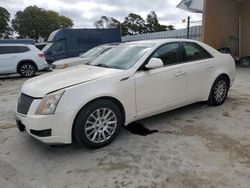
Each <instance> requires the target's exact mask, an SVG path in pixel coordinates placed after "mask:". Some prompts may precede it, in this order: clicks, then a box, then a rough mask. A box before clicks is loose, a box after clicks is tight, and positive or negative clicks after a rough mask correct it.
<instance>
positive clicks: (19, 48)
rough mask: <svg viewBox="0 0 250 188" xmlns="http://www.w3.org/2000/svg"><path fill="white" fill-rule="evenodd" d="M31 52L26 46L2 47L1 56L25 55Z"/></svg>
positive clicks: (0, 47) (0, 49)
mask: <svg viewBox="0 0 250 188" xmlns="http://www.w3.org/2000/svg"><path fill="white" fill-rule="evenodd" d="M29 50H30V49H29V48H28V47H26V46H0V54H14V53H24V52H27V51H29Z"/></svg>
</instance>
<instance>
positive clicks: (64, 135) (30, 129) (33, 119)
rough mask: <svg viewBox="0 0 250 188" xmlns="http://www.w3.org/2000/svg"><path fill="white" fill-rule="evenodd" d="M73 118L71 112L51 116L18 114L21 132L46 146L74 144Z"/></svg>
mask: <svg viewBox="0 0 250 188" xmlns="http://www.w3.org/2000/svg"><path fill="white" fill-rule="evenodd" d="M72 117H73V114H71V113H70V112H67V113H61V114H54V115H49V116H48V115H27V116H23V115H21V114H18V113H17V114H16V119H17V126H18V128H19V130H20V131H26V132H27V133H28V134H30V135H31V136H32V137H34V138H36V139H37V140H39V141H41V142H44V143H46V144H70V143H72V135H71V132H72V124H73V123H72Z"/></svg>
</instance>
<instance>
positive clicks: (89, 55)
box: [52, 43, 118, 69]
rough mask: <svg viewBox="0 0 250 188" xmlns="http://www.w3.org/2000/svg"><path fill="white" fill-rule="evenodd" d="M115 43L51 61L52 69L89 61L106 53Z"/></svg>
mask: <svg viewBox="0 0 250 188" xmlns="http://www.w3.org/2000/svg"><path fill="white" fill-rule="evenodd" d="M117 45H118V43H116V44H105V45H101V46H97V47H95V48H92V49H90V50H89V51H87V52H85V53H83V54H80V56H79V57H72V58H67V59H62V60H59V61H56V62H54V63H53V65H52V68H53V69H65V68H68V67H72V66H76V65H81V64H87V63H90V62H92V61H93V60H94V59H96V58H97V57H99V56H100V55H102V54H104V53H106V52H107V51H109V50H111V49H112V48H114V47H116V46H117Z"/></svg>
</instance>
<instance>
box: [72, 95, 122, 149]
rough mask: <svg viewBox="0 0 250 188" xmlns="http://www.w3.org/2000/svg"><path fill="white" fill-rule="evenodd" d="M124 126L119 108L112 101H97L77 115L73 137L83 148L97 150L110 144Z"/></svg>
mask: <svg viewBox="0 0 250 188" xmlns="http://www.w3.org/2000/svg"><path fill="white" fill-rule="evenodd" d="M122 124H123V120H122V114H121V111H120V109H119V107H118V106H117V105H116V104H115V103H114V102H112V101H110V100H105V99H100V100H96V101H94V102H92V103H90V104H89V105H87V106H86V107H84V108H83V109H82V110H81V111H80V112H79V113H78V115H77V117H76V119H75V122H74V128H73V136H74V139H75V140H76V141H77V143H79V144H80V145H81V146H86V147H88V148H91V149H97V148H101V147H104V146H106V145H108V144H110V143H111V142H112V141H113V140H114V139H115V138H116V136H117V135H118V133H119V132H120V129H121V126H122Z"/></svg>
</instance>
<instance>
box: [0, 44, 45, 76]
mask: <svg viewBox="0 0 250 188" xmlns="http://www.w3.org/2000/svg"><path fill="white" fill-rule="evenodd" d="M47 67H48V64H47V62H46V60H45V57H44V53H43V52H42V51H40V50H38V49H37V48H36V47H35V46H34V45H29V44H28V45H26V44H0V74H12V73H19V74H20V75H21V76H23V77H32V76H34V75H35V74H36V72H37V71H39V70H44V69H46V68H47Z"/></svg>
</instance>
